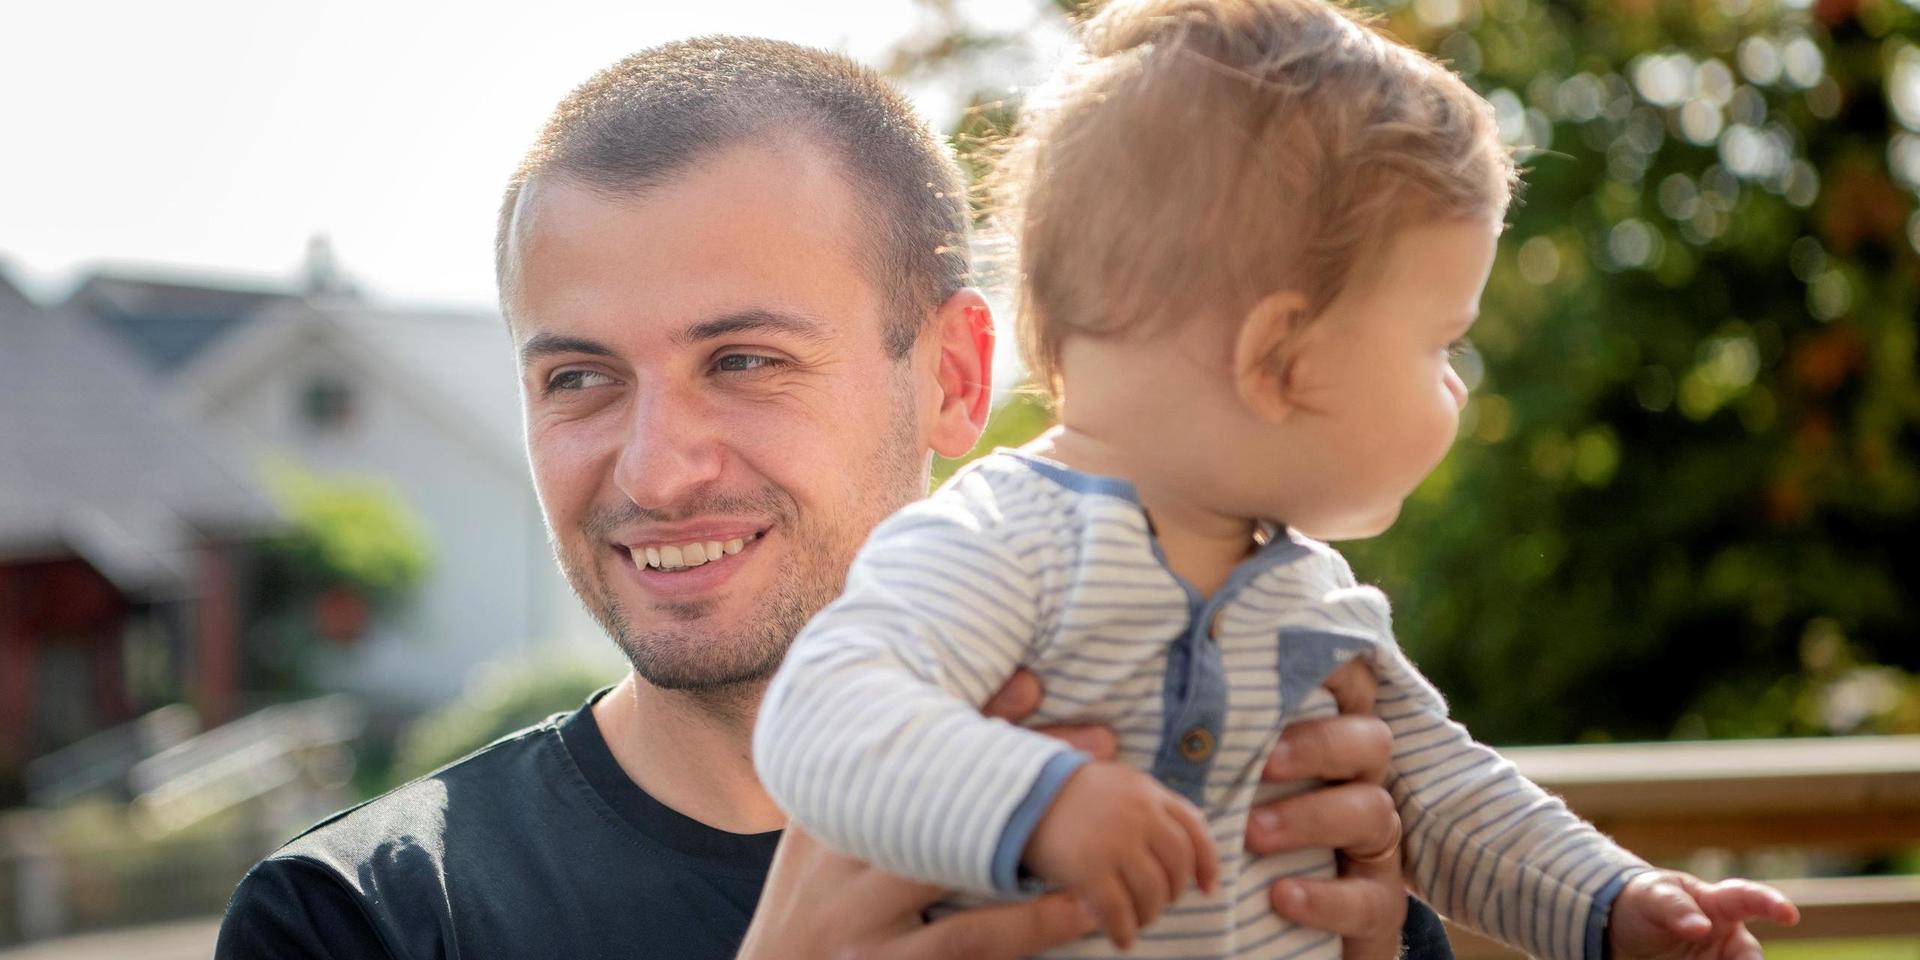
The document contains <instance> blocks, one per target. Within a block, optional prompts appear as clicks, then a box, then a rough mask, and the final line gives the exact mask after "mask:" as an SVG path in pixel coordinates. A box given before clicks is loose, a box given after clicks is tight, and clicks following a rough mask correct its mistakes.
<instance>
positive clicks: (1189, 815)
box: [1167, 798, 1220, 893]
mask: <svg viewBox="0 0 1920 960" xmlns="http://www.w3.org/2000/svg"><path fill="white" fill-rule="evenodd" d="M1167 812H1169V813H1171V814H1173V819H1174V822H1175V823H1177V824H1179V825H1180V827H1181V829H1183V830H1184V831H1186V834H1187V841H1188V842H1189V843H1191V844H1193V878H1194V880H1195V882H1197V883H1199V884H1200V889H1202V890H1205V891H1206V892H1208V893H1212V892H1213V891H1214V890H1215V889H1217V888H1218V887H1219V886H1220V854H1219V853H1218V852H1217V851H1215V850H1214V849H1213V834H1212V833H1211V832H1209V831H1208V830H1207V818H1206V817H1203V816H1201V815H1200V811H1198V810H1195V809H1194V808H1193V804H1191V803H1188V802H1186V801H1185V800H1181V799H1178V798H1169V799H1168V800H1167ZM1185 882H1186V879H1185V878H1184V877H1183V878H1181V883H1182V885H1184V884H1185Z"/></svg>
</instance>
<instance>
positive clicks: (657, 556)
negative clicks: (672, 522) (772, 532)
mask: <svg viewBox="0 0 1920 960" xmlns="http://www.w3.org/2000/svg"><path fill="white" fill-rule="evenodd" d="M766 535H767V531H765V530H756V531H754V532H753V533H751V534H749V535H747V536H745V537H735V538H733V539H730V540H704V541H702V540H696V541H693V542H690V543H650V544H638V543H634V544H617V545H616V546H618V547H619V548H620V549H622V550H625V551H626V552H627V555H628V556H629V557H631V558H632V559H633V562H634V565H635V566H638V567H640V568H642V569H645V570H656V571H660V572H662V573H679V572H681V571H684V570H691V569H693V568H694V567H703V566H706V565H707V564H709V563H719V562H720V561H722V560H725V559H727V558H728V557H731V556H733V555H734V554H737V553H739V552H740V551H742V550H745V549H747V548H748V547H750V546H752V545H753V544H754V543H755V542H757V541H759V540H760V538H762V537H765V536H766Z"/></svg>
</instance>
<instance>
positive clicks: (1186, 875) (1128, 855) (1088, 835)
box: [1023, 760, 1220, 950]
mask: <svg viewBox="0 0 1920 960" xmlns="http://www.w3.org/2000/svg"><path fill="white" fill-rule="evenodd" d="M1023 861H1024V862H1025V863H1026V865H1027V868H1028V869H1030V870H1032V871H1033V872H1034V873H1035V874H1037V875H1038V876H1040V877H1041V878H1042V879H1044V880H1047V881H1048V882H1050V883H1053V884H1055V885H1057V886H1061V887H1065V888H1066V891H1067V892H1068V893H1071V894H1073V895H1075V896H1076V897H1078V898H1080V900H1081V901H1082V902H1084V903H1086V904H1087V905H1088V906H1089V907H1091V908H1092V910H1093V914H1094V916H1095V917H1098V918H1099V920H1100V925H1101V927H1103V928H1104V929H1105V930H1106V931H1107V937H1108V938H1109V939H1111V940H1112V941H1113V945H1114V946H1116V947H1119V948H1120V949H1122V950H1126V949H1128V948H1130V947H1132V946H1133V936H1134V934H1135V933H1136V932H1138V931H1139V929H1140V928H1141V927H1144V926H1146V925H1147V924H1150V923H1152V922H1153V921H1154V920H1155V919H1156V918H1157V917H1159V916H1160V911H1161V909H1162V908H1164V907H1165V906H1166V905H1167V904H1169V903H1171V902H1173V900H1174V899H1175V898H1177V897H1179V896H1180V892H1181V891H1183V890H1185V889H1186V888H1187V884H1188V883H1190V882H1193V881H1194V880H1196V879H1197V880H1198V881H1199V883H1200V889H1202V890H1206V891H1208V892H1212V891H1213V889H1214V887H1215V885H1216V884H1217V883H1218V881H1219V877H1220V862H1219V859H1218V855H1217V854H1216V853H1215V852H1214V849H1213V840H1212V838H1211V837H1210V836H1208V832H1207V821H1206V818H1205V817H1202V816H1201V815H1200V811H1199V810H1196V809H1194V806H1193V804H1191V803H1188V802H1187V799H1186V798H1185V797H1182V796H1180V795H1179V794H1177V793H1174V792H1173V791H1171V790H1168V789H1167V788H1166V787H1165V786H1163V785H1162V784H1161V783H1160V781H1158V780H1155V779H1154V778H1153V777H1152V775H1150V774H1146V773H1142V772H1141V771H1139V770H1135V769H1134V768H1132V767H1129V766H1127V765H1125V764H1120V763H1114V762H1112V761H1106V760H1096V761H1094V762H1093V763H1089V764H1087V765H1085V766H1083V767H1081V768H1080V769H1078V770H1075V771H1074V772H1073V774H1072V775H1071V776H1069V777H1068V778H1067V782H1066V785H1065V786H1063V787H1061V788H1060V794H1059V796H1057V797H1055V798H1054V801H1053V804H1052V805H1051V806H1050V807H1048V808H1047V812H1046V814H1045V815H1043V816H1042V817H1041V818H1040V823H1039V825H1038V826H1036V827H1035V828H1034V831H1033V836H1032V838H1031V839H1029V840H1028V841H1027V849H1026V855H1025V856H1024V857H1023Z"/></svg>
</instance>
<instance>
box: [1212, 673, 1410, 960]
mask: <svg viewBox="0 0 1920 960" xmlns="http://www.w3.org/2000/svg"><path fill="white" fill-rule="evenodd" d="M1326 687H1327V689H1328V690H1330V691H1332V693H1333V697H1334V700H1335V701H1336V702H1337V703H1338V704H1339V705H1340V715H1339V716H1335V717H1326V718H1323V719H1319V720H1305V721H1301V722H1299V723H1294V724H1290V725H1288V727H1287V728H1286V730H1284V731H1282V733H1281V736H1280V743H1279V744H1278V745H1277V746H1275V747H1274V750H1273V753H1272V755H1270V756H1269V757H1268V758H1267V765H1266V767H1265V769H1263V770H1262V771H1261V779H1263V780H1268V781H1273V782H1289V781H1299V780H1309V779H1312V780H1324V781H1327V782H1328V783H1329V784H1330V786H1326V787H1322V788H1320V789H1318V790H1313V791H1310V792H1308V793H1303V794H1300V795H1298V796H1293V797H1288V798H1286V799H1284V800H1276V801H1274V802H1272V803H1269V804H1265V805H1263V806H1259V807H1255V808H1254V809H1253V814H1252V816H1250V817H1249V818H1248V820H1247V849H1248V850H1249V851H1251V852H1253V853H1277V852H1280V851H1283V850H1298V849H1301V848H1304V847H1333V848H1335V849H1337V850H1338V851H1339V852H1340V854H1341V856H1340V877H1339V879H1336V880H1311V879H1292V880H1280V881H1277V882H1275V883H1274V885H1273V889H1272V891H1271V902H1272V904H1273V910H1274V912H1275V913H1277V914H1279V915H1280V916H1282V917H1285V918H1286V919H1288V920H1291V921H1293V922H1294V923H1297V924H1300V925H1302V926H1307V927H1312V928H1314V929H1316V930H1328V931H1331V932H1333V933H1338V934H1340V936H1341V937H1342V938H1344V941H1345V948H1344V950H1343V951H1342V953H1343V956H1344V957H1345V960H1393V958H1394V957H1397V956H1399V954H1400V932H1401V925H1402V924H1404V923H1405V922H1406V918H1407V893H1406V881H1405V880H1404V879H1403V878H1402V876H1401V873H1400V849H1399V847H1400V815H1399V813H1398V812H1396V811H1395V810H1394V806H1393V798H1392V797H1391V796H1388V794H1387V791H1386V788H1385V787H1384V786H1382V784H1384V783H1385V782H1386V778H1387V765H1388V762H1389V761H1390V760H1391V758H1392V754H1393V736H1392V734H1391V733H1390V732H1389V731H1388V730H1387V725H1386V723H1385V722H1383V721H1381V720H1380V719H1378V718H1377V717H1374V716H1373V715H1372V712H1373V698H1374V694H1375V692H1376V690H1377V686H1376V684H1375V681H1374V677H1373V671H1371V670H1369V669H1368V668H1367V667H1366V665H1365V664H1362V663H1360V662H1358V661H1355V662H1352V663H1348V664H1347V665H1346V666H1343V667H1341V668H1340V669H1339V670H1336V671H1334V673H1333V674H1332V675H1331V676H1329V677H1328V678H1327V683H1326Z"/></svg>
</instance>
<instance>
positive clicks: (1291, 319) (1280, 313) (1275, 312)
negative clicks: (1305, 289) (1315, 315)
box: [1233, 290, 1307, 421]
mask: <svg viewBox="0 0 1920 960" xmlns="http://www.w3.org/2000/svg"><path fill="white" fill-rule="evenodd" d="M1306 321H1307V298H1306V296H1305V295H1304V294H1302V293H1300V292H1299V291H1297V290H1282V291H1278V292H1275V293H1270V294H1268V295H1267V296H1265V297H1263V298H1261V300H1260V302H1258V303H1255V304H1254V305H1253V307H1252V308H1251V309H1249V310H1248V311H1247V314H1246V316H1244V317H1242V318H1241V319H1240V333H1239V335H1238V336H1237V337H1235V338H1234V344H1233V380H1234V384H1233V385H1234V392H1235V393H1237V394H1238V395H1239V396H1240V402H1241V403H1243V404H1246V406H1247V410H1248V412H1250V413H1252V414H1253V415H1254V416H1256V417H1259V418H1260V419H1262V420H1267V421H1278V420H1281V419H1284V418H1285V417H1286V415H1287V414H1288V413H1290V412H1292V410H1293V406H1294V405H1293V403H1292V402H1291V400H1290V399H1289V394H1290V393H1291V387H1292V383H1293V376H1294V364H1295V363H1296V361H1297V360H1298V359H1299V347H1300V340H1301V337H1300V334H1301V332H1302V331H1303V330H1305V328H1306V325H1307V323H1306Z"/></svg>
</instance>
